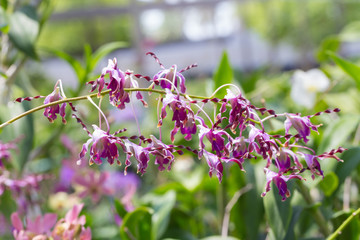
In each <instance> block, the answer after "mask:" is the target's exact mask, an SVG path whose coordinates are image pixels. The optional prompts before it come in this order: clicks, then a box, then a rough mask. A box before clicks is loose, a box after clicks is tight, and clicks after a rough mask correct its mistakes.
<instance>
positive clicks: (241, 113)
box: [221, 90, 252, 133]
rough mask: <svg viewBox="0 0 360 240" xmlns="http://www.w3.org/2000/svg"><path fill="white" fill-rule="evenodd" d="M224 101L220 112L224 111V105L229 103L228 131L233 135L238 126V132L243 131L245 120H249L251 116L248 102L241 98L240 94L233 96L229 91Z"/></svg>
mask: <svg viewBox="0 0 360 240" xmlns="http://www.w3.org/2000/svg"><path fill="white" fill-rule="evenodd" d="M225 99H226V101H225V102H224V103H223V104H222V107H221V109H222V111H225V110H226V104H228V103H230V105H231V110H230V112H229V125H230V130H231V131H232V132H233V133H235V130H236V128H237V127H238V126H239V128H240V131H243V130H244V129H245V128H246V126H245V125H244V124H245V122H246V121H247V119H249V118H250V117H251V116H252V114H251V111H250V107H249V106H250V105H251V104H250V102H249V101H248V100H247V99H245V98H243V97H242V96H241V94H239V95H238V96H235V95H234V94H233V93H232V92H231V91H230V90H228V94H227V95H226V96H225Z"/></svg>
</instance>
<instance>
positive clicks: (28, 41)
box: [9, 6, 39, 59]
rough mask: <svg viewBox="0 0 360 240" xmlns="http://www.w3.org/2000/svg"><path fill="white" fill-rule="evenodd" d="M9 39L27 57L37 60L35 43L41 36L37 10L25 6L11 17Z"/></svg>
mask: <svg viewBox="0 0 360 240" xmlns="http://www.w3.org/2000/svg"><path fill="white" fill-rule="evenodd" d="M9 21H10V30H9V37H10V40H11V41H12V42H13V44H14V45H15V47H17V48H18V49H19V50H20V51H22V52H24V53H25V54H26V55H27V56H29V57H31V58H34V59H37V58H38V56H37V54H36V52H35V42H36V39H37V36H38V34H39V22H38V17H37V13H36V9H35V8H34V7H32V6H25V7H23V8H21V9H20V10H18V11H16V12H15V13H13V14H12V15H10V16H9Z"/></svg>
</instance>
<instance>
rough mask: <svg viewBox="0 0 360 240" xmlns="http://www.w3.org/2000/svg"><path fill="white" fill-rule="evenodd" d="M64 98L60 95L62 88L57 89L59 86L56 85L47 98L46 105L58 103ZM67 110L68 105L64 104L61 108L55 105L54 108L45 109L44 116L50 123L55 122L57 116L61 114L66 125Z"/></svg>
mask: <svg viewBox="0 0 360 240" xmlns="http://www.w3.org/2000/svg"><path fill="white" fill-rule="evenodd" d="M63 98H64V97H63V96H62V95H61V94H60V88H59V87H57V84H56V85H55V89H54V91H53V92H52V93H51V94H49V95H48V96H47V97H46V98H45V100H44V104H48V103H52V102H56V101H59V100H61V99H63ZM65 108H66V103H62V104H61V106H59V105H53V106H50V107H47V108H45V111H44V116H45V117H47V118H48V119H49V121H50V122H54V120H55V119H56V118H57V115H56V114H60V116H61V117H62V122H63V123H66V120H65Z"/></svg>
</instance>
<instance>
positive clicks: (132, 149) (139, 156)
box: [124, 140, 150, 174]
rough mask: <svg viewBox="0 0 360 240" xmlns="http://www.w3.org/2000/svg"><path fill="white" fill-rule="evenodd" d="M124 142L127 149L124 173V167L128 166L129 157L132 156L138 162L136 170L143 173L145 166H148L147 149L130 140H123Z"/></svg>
mask: <svg viewBox="0 0 360 240" xmlns="http://www.w3.org/2000/svg"><path fill="white" fill-rule="evenodd" d="M124 143H125V147H126V150H127V153H128V154H127V158H126V161H125V163H126V168H125V173H126V169H127V167H128V166H130V164H131V162H130V160H129V159H130V157H131V156H134V157H135V159H136V161H137V162H138V165H137V172H138V173H139V172H140V173H141V174H144V173H145V172H146V168H147V166H148V162H149V160H150V157H149V151H148V150H147V149H146V148H143V147H142V146H139V145H136V144H135V143H132V142H130V141H129V140H124Z"/></svg>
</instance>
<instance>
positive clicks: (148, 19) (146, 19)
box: [140, 9, 165, 35]
mask: <svg viewBox="0 0 360 240" xmlns="http://www.w3.org/2000/svg"><path fill="white" fill-rule="evenodd" d="M164 21H165V15H164V12H163V11H161V10H159V9H151V10H146V11H144V12H143V13H142V14H141V17H140V22H141V25H142V27H143V31H144V33H145V34H146V35H152V34H153V33H154V32H156V31H159V30H160V29H161V26H162V25H163V24H164Z"/></svg>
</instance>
